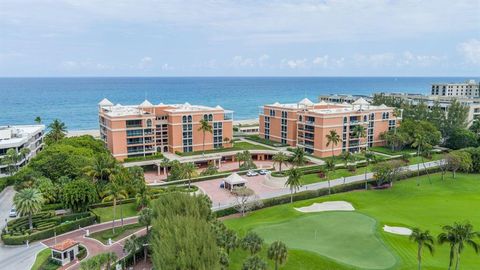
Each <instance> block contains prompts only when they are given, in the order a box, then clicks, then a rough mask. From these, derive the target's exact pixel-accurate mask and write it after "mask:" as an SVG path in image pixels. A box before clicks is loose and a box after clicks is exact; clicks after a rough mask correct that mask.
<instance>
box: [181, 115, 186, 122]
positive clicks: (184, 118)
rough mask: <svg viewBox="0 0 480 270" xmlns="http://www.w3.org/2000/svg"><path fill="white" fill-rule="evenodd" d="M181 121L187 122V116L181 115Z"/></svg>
mask: <svg viewBox="0 0 480 270" xmlns="http://www.w3.org/2000/svg"><path fill="white" fill-rule="evenodd" d="M182 122H183V123H186V122H187V117H186V116H185V115H184V116H183V117H182Z"/></svg>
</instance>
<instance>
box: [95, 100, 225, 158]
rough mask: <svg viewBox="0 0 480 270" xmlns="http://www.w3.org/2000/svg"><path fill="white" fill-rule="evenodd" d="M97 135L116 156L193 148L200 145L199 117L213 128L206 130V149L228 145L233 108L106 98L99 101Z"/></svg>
mask: <svg viewBox="0 0 480 270" xmlns="http://www.w3.org/2000/svg"><path fill="white" fill-rule="evenodd" d="M98 106H99V111H98V116H99V123H100V138H101V139H102V140H103V141H104V142H105V144H106V146H107V147H108V149H109V150H110V151H111V152H112V154H113V156H114V157H115V158H117V159H118V160H123V159H125V158H127V157H136V156H148V155H152V154H155V153H158V152H170V153H175V152H193V151H201V150H202V149H203V140H204V138H203V132H202V131H199V130H198V128H199V127H200V120H201V119H205V120H207V121H208V122H209V123H210V125H211V126H212V132H211V133H209V132H206V133H205V150H209V149H215V148H221V147H231V142H229V141H227V140H226V138H228V139H229V140H231V139H232V136H233V129H232V121H233V112H232V111H229V110H225V109H223V108H222V107H220V106H216V107H207V106H201V105H190V104H189V103H184V104H163V103H160V104H157V105H153V104H152V103H150V102H149V101H148V100H145V101H144V102H142V103H141V104H139V105H127V106H125V105H120V104H117V105H114V104H113V103H112V102H110V101H109V100H108V99H103V100H102V101H101V102H100V103H99V104H98Z"/></svg>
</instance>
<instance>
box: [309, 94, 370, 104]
mask: <svg viewBox="0 0 480 270" xmlns="http://www.w3.org/2000/svg"><path fill="white" fill-rule="evenodd" d="M359 98H363V99H365V100H366V101H368V102H370V101H371V100H372V97H370V96H364V95H341V94H340V95H339V94H333V95H321V96H318V100H319V101H325V102H333V103H344V102H345V103H353V102H355V101H356V100H357V99H359Z"/></svg>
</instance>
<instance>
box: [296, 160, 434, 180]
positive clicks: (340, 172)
mask: <svg viewBox="0 0 480 270" xmlns="http://www.w3.org/2000/svg"><path fill="white" fill-rule="evenodd" d="M441 158H442V155H441V154H433V155H432V158H431V159H427V158H424V161H425V162H429V161H434V160H439V159H441ZM409 160H410V162H409V163H405V166H408V165H414V164H418V163H421V162H422V158H421V157H416V156H415V157H410V158H409ZM373 166H374V165H373V164H370V165H369V166H368V167H367V171H368V172H371V171H372V168H373ZM420 169H423V167H422V165H420ZM364 173H365V167H359V168H357V170H356V171H354V172H350V171H348V170H347V169H336V170H335V171H333V172H332V171H329V172H327V177H326V178H320V176H319V175H318V173H313V174H306V175H303V176H302V184H304V185H306V184H313V183H317V182H321V181H327V180H333V179H338V178H342V177H349V176H353V175H359V174H364Z"/></svg>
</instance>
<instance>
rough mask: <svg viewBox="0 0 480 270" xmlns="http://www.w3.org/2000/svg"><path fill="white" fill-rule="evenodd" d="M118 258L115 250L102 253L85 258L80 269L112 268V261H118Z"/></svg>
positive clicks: (107, 269) (106, 269)
mask: <svg viewBox="0 0 480 270" xmlns="http://www.w3.org/2000/svg"><path fill="white" fill-rule="evenodd" d="M117 259H118V257H117V254H115V252H107V253H100V254H98V255H95V256H93V257H91V258H90V259H87V260H83V261H82V262H81V263H80V270H91V269H103V268H104V267H105V268H104V269H105V270H110V268H111V265H112V263H114V262H116V261H117Z"/></svg>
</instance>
